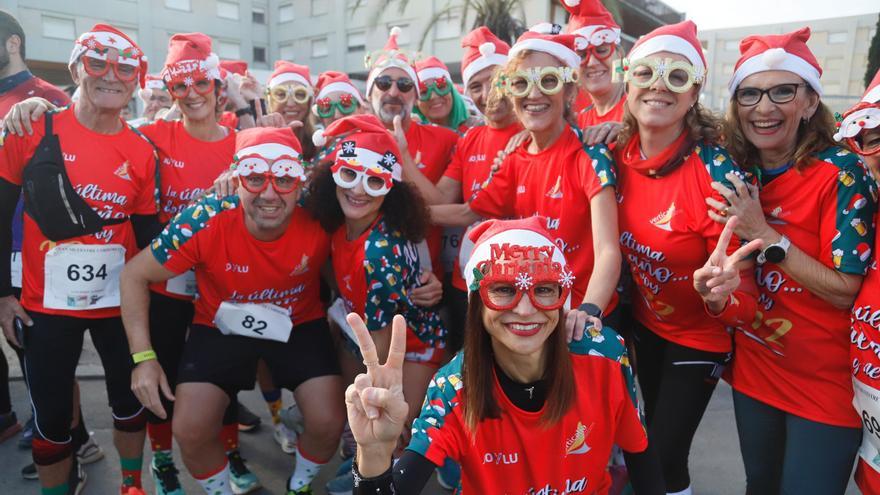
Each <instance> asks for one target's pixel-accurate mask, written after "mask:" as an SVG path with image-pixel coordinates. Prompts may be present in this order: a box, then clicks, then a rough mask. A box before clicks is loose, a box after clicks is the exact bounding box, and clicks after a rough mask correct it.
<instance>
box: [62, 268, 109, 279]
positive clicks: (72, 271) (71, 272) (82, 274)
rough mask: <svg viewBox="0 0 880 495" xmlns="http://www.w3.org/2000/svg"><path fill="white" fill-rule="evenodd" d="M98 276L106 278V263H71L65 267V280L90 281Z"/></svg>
mask: <svg viewBox="0 0 880 495" xmlns="http://www.w3.org/2000/svg"><path fill="white" fill-rule="evenodd" d="M96 278H99V279H101V280H106V279H107V265H97V267H96V266H95V265H77V264H76V263H73V264H71V265H69V266H68V267H67V280H70V281H71V282H79V281H83V282H91V281H92V280H95V279H96Z"/></svg>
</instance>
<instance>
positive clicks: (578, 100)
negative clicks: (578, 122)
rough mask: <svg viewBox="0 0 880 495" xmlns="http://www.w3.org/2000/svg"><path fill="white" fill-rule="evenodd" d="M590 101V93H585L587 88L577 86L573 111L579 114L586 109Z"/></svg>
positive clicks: (591, 101)
mask: <svg viewBox="0 0 880 495" xmlns="http://www.w3.org/2000/svg"><path fill="white" fill-rule="evenodd" d="M592 103H593V99H592V98H590V93H587V90H585V89H584V88H581V87H578V92H577V96H575V99H574V107H573V110H574V113H576V114H578V115H580V114H581V112H584V111H586V110H587V108H589V106H590V105H591V104H592Z"/></svg>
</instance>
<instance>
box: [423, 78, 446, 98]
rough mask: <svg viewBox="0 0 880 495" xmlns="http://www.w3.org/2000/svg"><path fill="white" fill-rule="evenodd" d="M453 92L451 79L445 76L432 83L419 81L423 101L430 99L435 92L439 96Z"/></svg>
mask: <svg viewBox="0 0 880 495" xmlns="http://www.w3.org/2000/svg"><path fill="white" fill-rule="evenodd" d="M451 92H452V84H449V81H447V80H446V78H445V77H442V78H440V79H435V80H434V82H432V83H430V84H425V83H424V82H420V83H419V100H421V101H428V100H430V99H431V98H432V97H433V95H434V94H436V95H437V96H446V95H448V94H449V93H451Z"/></svg>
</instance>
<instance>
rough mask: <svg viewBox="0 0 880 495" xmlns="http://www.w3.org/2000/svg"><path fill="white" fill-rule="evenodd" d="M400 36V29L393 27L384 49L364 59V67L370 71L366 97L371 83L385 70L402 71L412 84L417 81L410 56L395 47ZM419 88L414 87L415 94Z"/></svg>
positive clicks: (371, 87) (371, 86)
mask: <svg viewBox="0 0 880 495" xmlns="http://www.w3.org/2000/svg"><path fill="white" fill-rule="evenodd" d="M399 35H400V28H399V27H398V26H394V27H393V28H391V32H390V33H389V35H388V41H387V42H386V43H385V47H384V48H382V49H381V50H379V51H378V52H374V53H370V54H368V55H367V56H366V57H365V58H364V65H366V67H367V70H369V71H370V73H369V75H368V76H367V95H369V94H370V90H372V89H373V82H374V81H375V80H376V78H377V77H379V75H381V74H382V72H385V69H388V68H391V67H397V68H398V69H401V70H402V71H404V72H406V75H408V76H409V77H410V79H412V80H413V82H417V81H418V80H419V78H418V76H417V75H416V70H415V68H414V67H413V65H412V61H411V59H410V56H409V55H408V54H406V53H405V52H403V51H402V50H401V49H400V47H398V46H397V37H398V36H399ZM418 91H419V87H418V85H416V93H418Z"/></svg>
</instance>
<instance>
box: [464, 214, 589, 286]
mask: <svg viewBox="0 0 880 495" xmlns="http://www.w3.org/2000/svg"><path fill="white" fill-rule="evenodd" d="M546 224H547V219H546V218H544V217H540V216H533V217H528V218H523V219H519V220H486V221H484V222H483V223H481V224H479V225H477V226H476V227H474V228H473V229H472V230H471V231H470V232H469V233H468V235H467V237H468V239H469V240H470V241H471V242H473V250H471V251H470V253H469V255H468V256H467V258H466V254H465V253H464V252H462V253H461V257H462V259H465V258H466V259H467V262H466V263H465V268H464V278H465V282H466V283H467V286H468V291H470V292H475V291H478V290H479V288H480V280H482V279H483V277H484V276H485V275H486V273H485V270H484V267H485V266H486V265H487V264H491V263H494V262H496V261H504V262H510V261H517V260H520V261H527V262H528V264H529V265H531V266H526V267H525V268H527V270H525V271H524V270H522V269H521V270H518V271H517V273H514V272H510V271H507V270H506V272H507V274H509V276H510V278H511V279H510V282H514V283H516V285H517V287H519V288H523V289H524V288H526V287H520V286H521V285H525V284H528V283H530V282H532V281H533V280H532V275H533V274H535V273H541V274H544V275H550V276H552V277H553V278H554V281H555V282H559V284H560V285H562V286H563V287H564V288H566V289H568V288H571V286H572V285H573V283H574V279H575V277H574V275H573V274H572V272H571V270H570V269H569V267H568V264H567V263H566V261H565V256H564V255H563V253H562V250H561V249H559V247H558V246H557V245H556V244H555V243H554V242H553V240H552V236H551V235H550V233H549V232H547V229H546V227H545V225H546ZM524 248H525V249H524ZM536 265H537V266H536Z"/></svg>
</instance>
